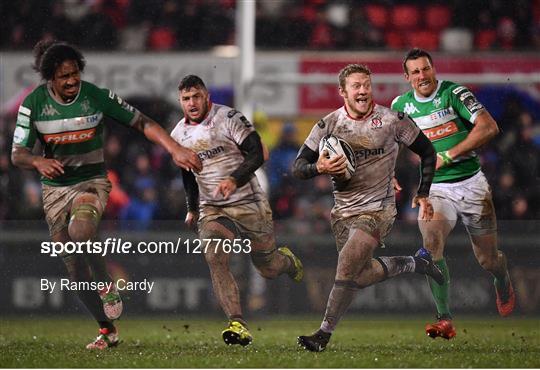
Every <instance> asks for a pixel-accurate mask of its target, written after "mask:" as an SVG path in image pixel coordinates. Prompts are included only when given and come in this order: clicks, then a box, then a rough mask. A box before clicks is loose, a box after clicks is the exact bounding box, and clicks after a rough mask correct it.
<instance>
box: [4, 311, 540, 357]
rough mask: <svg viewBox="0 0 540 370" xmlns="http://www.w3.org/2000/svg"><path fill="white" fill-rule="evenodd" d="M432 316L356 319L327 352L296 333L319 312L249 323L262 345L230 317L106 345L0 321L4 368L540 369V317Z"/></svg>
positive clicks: (83, 330) (124, 325) (137, 324)
mask: <svg viewBox="0 0 540 370" xmlns="http://www.w3.org/2000/svg"><path fill="white" fill-rule="evenodd" d="M425 323H426V321H425V320H419V319H407V318H403V319H401V320H400V319H398V318H397V317H385V318H380V317H379V318H373V317H367V318H366V317H351V316H348V317H346V318H345V320H343V321H342V322H341V323H340V325H339V327H338V330H337V331H336V333H335V334H334V335H333V336H332V341H331V343H330V345H329V347H328V348H327V349H326V351H325V352H322V353H311V352H307V351H305V350H303V349H301V348H300V347H298V345H297V344H296V337H297V336H298V335H302V334H309V333H311V332H312V331H313V330H314V329H316V328H317V327H318V325H319V318H315V317H313V318H309V319H307V318H305V317H298V318H294V317H293V318H292V319H291V318H289V319H287V320H285V319H283V320H277V319H273V320H259V321H255V320H254V321H250V330H251V332H252V334H253V336H254V342H253V344H252V345H250V346H248V347H245V348H243V347H239V346H231V347H228V346H226V345H225V344H224V343H223V341H222V340H221V331H222V330H223V328H224V327H225V320H216V319H209V320H203V319H200V318H193V319H171V318H164V319H134V318H129V317H126V318H125V319H124V320H122V321H121V322H120V323H119V328H120V334H121V338H122V343H121V344H120V346H118V347H117V348H114V349H110V350H107V351H88V350H86V349H85V348H84V347H85V345H86V344H87V343H88V342H90V341H91V339H92V338H93V337H95V335H96V334H97V329H96V327H95V325H94V324H93V323H92V321H91V320H90V319H89V318H88V319H86V318H84V319H83V318H73V319H71V318H68V319H64V320H61V319H49V318H33V319H26V320H23V319H20V318H2V319H0V358H1V360H0V366H1V367H29V368H33V367H40V368H43V367H62V368H65V367H75V368H78V367H92V368H107V367H114V368H125V367H129V368H170V367H174V368H182V367H189V368H207V367H213V368H216V367H217V368H220V367H241V368H251V367H259V368H276V367H277V368H298V367H301V368H321V367H326V368H342V367H347V368H357V367H368V368H379V367H382V368H388V367H415V368H423V367H446V368H448V367H450V368H464V367H473V368H486V367H488V368H497V367H499V368H517V367H519V368H527V367H540V320H539V319H519V318H516V319H500V318H495V317H494V318H491V317H490V318H486V319H481V318H480V319H463V320H457V321H455V324H456V326H457V331H458V335H457V337H456V338H454V339H452V340H451V341H447V340H443V339H440V338H438V339H436V340H432V339H430V338H428V337H426V335H425V334H424V330H423V328H424V325H425Z"/></svg>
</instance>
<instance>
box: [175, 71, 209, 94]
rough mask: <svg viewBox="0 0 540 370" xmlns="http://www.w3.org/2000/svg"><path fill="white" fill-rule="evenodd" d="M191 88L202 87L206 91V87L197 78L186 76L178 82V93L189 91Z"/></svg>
mask: <svg viewBox="0 0 540 370" xmlns="http://www.w3.org/2000/svg"><path fill="white" fill-rule="evenodd" d="M193 87H202V88H203V89H204V90H206V85H205V84H204V82H203V80H202V79H201V78H200V77H199V76H195V75H187V76H186V77H184V78H182V81H180V84H179V85H178V91H182V90H189V89H191V88H193Z"/></svg>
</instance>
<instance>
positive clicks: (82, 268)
mask: <svg viewBox="0 0 540 370" xmlns="http://www.w3.org/2000/svg"><path fill="white" fill-rule="evenodd" d="M52 240H53V241H54V242H62V243H66V242H68V241H70V238H69V235H68V232H67V229H63V230H62V231H60V232H58V233H56V234H55V235H53V236H52ZM62 260H63V262H64V265H65V266H66V270H67V273H68V277H69V280H70V281H74V282H89V281H92V276H91V272H90V269H89V266H88V264H87V263H86V260H85V258H84V256H83V255H81V254H66V255H63V256H62ZM77 296H78V297H79V299H80V300H81V302H82V303H83V304H84V306H85V307H86V309H87V310H88V311H89V312H90V314H91V315H92V316H93V317H94V319H95V320H96V321H97V323H98V325H99V329H100V336H104V337H106V338H99V337H98V338H97V339H96V340H95V341H93V342H92V343H90V344H88V345H87V348H88V349H94V348H96V349H104V348H107V347H112V346H115V345H117V344H118V333H117V330H116V328H115V326H114V325H113V321H112V320H111V319H109V318H108V317H107V315H105V312H104V310H103V303H102V301H101V298H100V297H99V294H98V293H97V292H96V291H95V290H77Z"/></svg>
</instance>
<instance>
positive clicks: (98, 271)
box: [84, 253, 113, 283]
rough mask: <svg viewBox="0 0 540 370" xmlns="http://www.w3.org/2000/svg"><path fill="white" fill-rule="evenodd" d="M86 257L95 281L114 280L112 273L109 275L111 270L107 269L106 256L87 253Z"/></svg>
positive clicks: (108, 281)
mask: <svg viewBox="0 0 540 370" xmlns="http://www.w3.org/2000/svg"><path fill="white" fill-rule="evenodd" d="M84 257H85V259H86V262H87V263H88V265H89V266H90V269H91V270H92V277H93V280H94V281H95V282H104V283H110V282H112V281H113V280H112V278H111V275H109V272H108V271H107V262H106V261H105V257H103V256H101V255H99V254H93V253H90V254H86V255H85V256H84Z"/></svg>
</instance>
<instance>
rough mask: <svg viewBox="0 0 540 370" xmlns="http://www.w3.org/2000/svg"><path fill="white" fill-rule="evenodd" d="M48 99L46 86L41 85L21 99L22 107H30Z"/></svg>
mask: <svg viewBox="0 0 540 370" xmlns="http://www.w3.org/2000/svg"><path fill="white" fill-rule="evenodd" d="M47 97H48V92H47V84H41V85H39V86H37V87H35V88H34V89H33V90H32V91H31V92H30V93H29V94H28V95H26V97H25V98H24V99H23V104H22V105H23V106H25V107H30V105H32V104H34V103H38V102H40V101H42V100H44V99H46V98H47Z"/></svg>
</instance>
